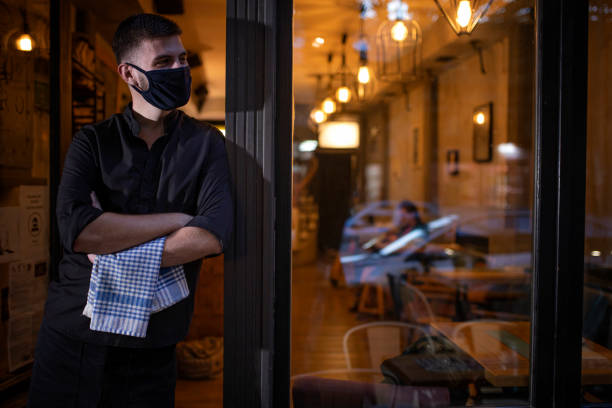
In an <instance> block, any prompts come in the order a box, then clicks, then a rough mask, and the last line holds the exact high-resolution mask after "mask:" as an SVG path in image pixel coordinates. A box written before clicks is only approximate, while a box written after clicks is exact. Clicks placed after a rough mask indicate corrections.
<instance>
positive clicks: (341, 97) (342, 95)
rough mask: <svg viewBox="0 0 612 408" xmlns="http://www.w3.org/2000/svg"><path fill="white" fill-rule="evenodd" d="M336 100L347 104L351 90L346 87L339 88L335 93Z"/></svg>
mask: <svg viewBox="0 0 612 408" xmlns="http://www.w3.org/2000/svg"><path fill="white" fill-rule="evenodd" d="M336 99H337V100H338V102H340V103H347V102H348V101H350V100H351V90H350V89H348V87H346V86H341V87H340V88H338V90H337V91H336Z"/></svg>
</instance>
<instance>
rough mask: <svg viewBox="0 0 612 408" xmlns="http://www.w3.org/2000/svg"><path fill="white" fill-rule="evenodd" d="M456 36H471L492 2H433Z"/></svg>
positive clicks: (454, 0) (450, 0)
mask: <svg viewBox="0 0 612 408" xmlns="http://www.w3.org/2000/svg"><path fill="white" fill-rule="evenodd" d="M434 2H435V3H436V4H437V6H438V8H439V9H440V11H441V12H442V14H443V15H444V17H445V18H446V21H448V23H449V24H450V26H451V27H452V29H453V30H454V31H455V33H456V34H457V35H463V34H471V33H472V31H474V29H475V28H476V26H477V25H478V23H479V22H480V20H481V19H482V17H483V16H484V15H485V13H486V12H487V10H488V9H489V7H490V6H491V3H493V0H434Z"/></svg>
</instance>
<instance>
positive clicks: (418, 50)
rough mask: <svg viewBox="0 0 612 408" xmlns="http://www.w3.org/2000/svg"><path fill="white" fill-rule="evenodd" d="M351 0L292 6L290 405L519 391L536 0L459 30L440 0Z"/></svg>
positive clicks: (508, 396)
mask: <svg viewBox="0 0 612 408" xmlns="http://www.w3.org/2000/svg"><path fill="white" fill-rule="evenodd" d="M356 3H361V7H359V6H360V5H359V4H356V5H354V6H353V5H351V4H349V3H345V2H327V1H325V2H319V1H314V2H313V1H305V0H303V1H301V0H296V1H295V2H294V5H295V16H294V17H295V32H294V35H295V40H296V42H295V44H301V46H299V47H297V46H296V47H295V48H294V84H295V100H296V108H295V149H294V155H295V161H294V169H293V171H294V194H293V196H294V208H293V260H294V268H293V305H292V307H293V310H292V313H293V316H292V376H293V377H292V384H293V390H292V392H293V398H292V401H293V404H294V406H295V407H302V406H309V407H312V406H334V405H333V404H332V403H331V402H330V401H336V402H340V401H342V403H344V404H345V405H343V406H356V407H361V406H368V405H367V404H378V405H384V404H387V405H389V406H393V405H392V404H395V406H398V405H401V404H402V403H404V404H416V402H415V401H418V404H419V406H451V405H466V404H468V405H481V404H497V405H510V404H524V403H525V402H526V401H527V400H528V389H527V386H528V382H529V341H530V337H529V336H530V322H529V310H530V281H531V269H530V268H531V200H532V191H533V187H532V183H531V180H532V177H531V156H532V150H531V145H532V140H533V130H532V129H533V111H534V106H533V103H532V100H533V99H534V98H533V97H534V89H533V83H534V70H535V62H534V53H535V50H534V25H533V24H534V21H533V3H532V2H531V1H526V0H516V1H511V2H496V1H493V2H492V3H491V6H490V8H489V10H488V11H487V12H486V15H484V16H483V17H482V18H480V20H479V24H478V26H477V27H476V28H475V29H474V31H473V32H472V34H470V35H461V36H459V35H457V34H456V33H455V32H454V31H453V30H452V28H451V26H450V25H449V23H448V21H447V20H446V17H444V16H443V15H441V14H440V9H439V8H438V7H437V6H436V4H435V2H430V3H431V4H424V3H419V4H418V6H417V4H416V3H414V4H413V3H412V2H402V1H389V2H385V1H379V2H366V1H362V2H356ZM442 3H444V2H442ZM462 3H465V4H463V6H462V7H463V8H464V9H463V13H464V14H465V12H466V10H467V9H466V7H467V4H468V3H469V2H462ZM387 6H388V7H387ZM472 11H473V10H472ZM390 16H391V17H390ZM389 22H390V24H389ZM397 22H401V25H403V26H404V27H419V29H418V30H416V31H414V33H415V37H414V38H413V36H411V35H410V33H411V32H407V33H406V34H407V35H406V36H405V37H404V36H403V35H402V36H400V35H399V34H402V33H399V31H398V30H396V31H397V32H396V33H395V34H396V35H395V37H396V38H393V34H392V33H391V31H392V30H387V31H389V38H388V41H384V39H381V38H379V37H380V35H384V33H385V30H380V27H383V26H384V27H387V26H393V25H394V24H397ZM381 33H382V34H381ZM398 33H399V34H398ZM343 34H346V41H345V37H344V35H343ZM317 37H321V38H325V42H324V43H317V42H316V38H317ZM400 37H401V38H400ZM403 43H410V44H404V45H402V44H403ZM309 44H313V46H310V45H309ZM314 44H317V46H314ZM398 44H399V45H398ZM351 47H352V49H351ZM380 47H384V49H381V48H380ZM364 50H367V56H368V61H369V63H370V64H371V65H372V66H376V67H377V69H376V70H374V71H372V75H371V77H370V82H369V83H368V86H369V88H368V92H367V93H365V94H363V95H364V97H360V98H352V99H351V100H350V101H349V102H348V103H339V102H341V101H338V100H335V99H334V98H335V97H336V95H335V90H337V89H338V88H339V87H340V86H346V87H349V88H350V90H351V92H355V95H358V94H359V93H358V89H359V84H360V82H359V79H360V78H359V67H360V66H361V65H362V64H361V61H362V60H363V58H362V56H363V51H364ZM389 50H393V52H389ZM330 58H331V63H330V62H329V61H330ZM389 73H393V75H390V74H389ZM324 86H327V88H324ZM351 87H352V88H351ZM324 101H326V102H327V104H328V105H329V104H330V102H335V105H336V111H333V110H331V109H330V110H329V112H327V114H326V115H325V116H323V115H319V118H318V119H317V118H316V117H314V116H313V117H311V113H313V112H315V111H316V110H317V109H323V110H325V108H324V107H323V108H322V106H323V103H324ZM321 112H323V111H321ZM346 117H351V118H352V119H351V121H352V123H353V124H355V125H354V126H357V127H358V132H353V133H352V135H358V136H356V137H358V140H357V141H356V142H355V141H353V143H345V144H343V145H341V146H340V145H334V144H333V143H331V144H330V143H329V141H330V140H332V141H333V140H336V141H343V140H346V139H347V138H346V135H345V133H346V132H344V133H343V132H340V131H338V132H336V130H335V127H334V126H333V125H335V124H337V123H339V122H341V121H342V120H344V119H343V118H346ZM314 141H317V142H318V144H316V145H315V144H314V143H313V142H314ZM305 146H310V147H313V148H312V149H311V148H305ZM315 146H316V147H315Z"/></svg>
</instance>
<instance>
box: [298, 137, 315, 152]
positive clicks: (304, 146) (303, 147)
mask: <svg viewBox="0 0 612 408" xmlns="http://www.w3.org/2000/svg"><path fill="white" fill-rule="evenodd" d="M318 145H319V142H317V141H316V140H304V141H303V142H300V144H299V145H298V150H299V151H300V152H314V151H315V150H317V146H318Z"/></svg>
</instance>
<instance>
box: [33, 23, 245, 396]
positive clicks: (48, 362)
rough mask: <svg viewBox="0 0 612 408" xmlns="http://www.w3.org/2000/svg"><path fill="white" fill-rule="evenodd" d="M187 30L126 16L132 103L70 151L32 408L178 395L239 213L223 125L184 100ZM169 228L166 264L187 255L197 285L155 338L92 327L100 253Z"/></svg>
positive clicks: (153, 321) (154, 319)
mask: <svg viewBox="0 0 612 408" xmlns="http://www.w3.org/2000/svg"><path fill="white" fill-rule="evenodd" d="M180 34H181V29H180V28H179V27H178V26H177V25H176V24H175V23H174V22H172V21H170V20H168V19H166V18H164V17H161V16H158V15H153V14H139V15H136V16H132V17H130V18H128V19H126V20H124V21H123V22H122V23H121V24H120V25H119V27H118V28H117V31H116V33H115V37H114V39H113V50H114V52H115V54H116V57H117V63H118V67H117V71H118V73H119V75H120V76H121V79H122V80H123V81H124V82H125V83H127V84H128V86H129V89H130V92H131V94H132V103H131V104H130V105H129V106H128V107H127V108H126V109H125V111H124V112H123V113H122V114H116V115H113V116H112V117H110V118H109V119H107V120H105V121H103V122H100V123H97V124H95V125H91V126H85V127H84V128H83V129H81V130H80V131H79V132H78V133H77V134H76V135H75V136H74V139H73V141H72V144H71V146H70V148H69V150H68V153H67V156H66V160H65V163H64V169H63V174H62V179H61V183H60V187H59V192H58V197H57V219H58V224H59V229H60V236H61V241H62V244H63V246H64V253H63V258H62V260H61V263H60V267H59V279H58V280H57V281H53V282H51V283H50V285H49V294H48V299H47V303H46V307H45V317H44V320H43V324H42V327H41V330H40V334H39V339H38V344H37V347H36V353H35V363H34V369H33V374H32V382H31V386H30V395H29V402H28V405H29V406H30V407H32V408H34V407H62V408H65V407H147V408H151V407H172V406H174V388H175V384H176V357H175V345H176V343H177V342H178V341H180V340H181V339H183V338H184V337H185V335H186V334H187V331H188V328H189V323H190V321H191V316H192V313H193V305H194V292H195V287H196V282H197V278H198V273H199V270H200V265H201V259H202V258H204V257H206V256H210V255H215V254H219V253H221V252H222V251H223V247H224V245H226V244H227V239H228V237H229V235H230V231H231V230H232V221H233V220H232V213H233V209H232V201H231V193H230V189H231V188H230V174H229V167H228V163H227V155H226V151H225V142H224V138H223V136H222V135H221V134H220V132H219V131H217V130H216V129H215V128H213V127H212V126H209V125H207V124H204V123H201V122H199V121H197V120H195V119H193V118H191V117H189V116H187V115H185V114H184V113H183V112H181V111H179V110H176V108H178V107H180V106H183V105H185V104H186V103H187V101H188V100H189V96H190V89H191V74H190V71H189V66H188V65H187V53H186V51H185V49H184V48H183V44H182V42H181V38H180ZM92 193H93V194H92ZM92 197H93V200H92ZM161 237H165V242H164V244H163V250H161V249H160V252H161V267H170V266H175V265H183V268H184V277H185V279H186V282H187V286H188V288H189V295H188V296H187V297H186V298H184V299H183V300H181V301H179V302H178V303H176V304H174V305H172V306H170V307H168V308H166V309H164V310H161V311H159V312H156V313H152V314H151V315H150V317H149V321H148V328H147V329H146V336H145V337H131V336H126V335H122V334H115V333H109V332H104V331H97V330H92V329H90V319H89V318H88V317H87V316H85V315H83V310H84V307H85V305H86V303H87V297H88V290H89V285H90V277H91V275H92V262H91V261H90V259H91V260H95V259H96V258H95V256H94V255H93V254H98V255H102V254H118V253H122V252H123V251H128V250H130V249H131V248H134V247H137V246H140V245H145V244H146V243H148V242H151V241H153V240H156V239H160V238H161ZM88 254H89V259H88ZM102 256H103V255H102Z"/></svg>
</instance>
